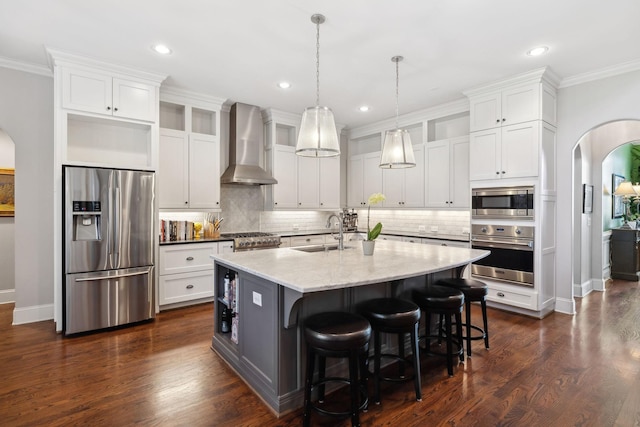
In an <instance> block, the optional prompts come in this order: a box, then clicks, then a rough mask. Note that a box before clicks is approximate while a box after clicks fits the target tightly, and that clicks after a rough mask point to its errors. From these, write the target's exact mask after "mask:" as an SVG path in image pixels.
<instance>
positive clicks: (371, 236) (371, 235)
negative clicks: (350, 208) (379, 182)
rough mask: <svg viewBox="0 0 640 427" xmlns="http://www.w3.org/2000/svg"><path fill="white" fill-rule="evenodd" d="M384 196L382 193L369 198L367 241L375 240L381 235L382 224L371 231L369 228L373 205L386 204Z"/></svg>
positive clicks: (378, 224)
mask: <svg viewBox="0 0 640 427" xmlns="http://www.w3.org/2000/svg"><path fill="white" fill-rule="evenodd" d="M384 199H385V197H384V194H382V193H373V194H371V195H370V196H369V200H368V202H369V206H367V240H375V239H376V237H378V236H379V235H380V232H381V231H382V223H381V222H379V223H377V224H376V225H375V227H373V229H371V227H369V219H370V217H371V205H376V204H378V203H381V202H384Z"/></svg>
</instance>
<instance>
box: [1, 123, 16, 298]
mask: <svg viewBox="0 0 640 427" xmlns="http://www.w3.org/2000/svg"><path fill="white" fill-rule="evenodd" d="M15 168H16V155H15V144H14V142H13V139H11V137H10V136H9V135H7V133H6V132H5V131H4V130H2V129H0V242H1V243H2V244H0V271H1V272H2V274H0V304H5V303H9V302H13V301H15V214H14V213H15V208H14V209H12V206H14V205H15V175H14V171H15Z"/></svg>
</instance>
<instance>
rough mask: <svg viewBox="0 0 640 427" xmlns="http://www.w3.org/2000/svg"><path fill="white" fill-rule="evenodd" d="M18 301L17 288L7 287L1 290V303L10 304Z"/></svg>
mask: <svg viewBox="0 0 640 427" xmlns="http://www.w3.org/2000/svg"><path fill="white" fill-rule="evenodd" d="M15 301H16V290H15V289H5V290H2V291H0V304H8V303H10V302H15Z"/></svg>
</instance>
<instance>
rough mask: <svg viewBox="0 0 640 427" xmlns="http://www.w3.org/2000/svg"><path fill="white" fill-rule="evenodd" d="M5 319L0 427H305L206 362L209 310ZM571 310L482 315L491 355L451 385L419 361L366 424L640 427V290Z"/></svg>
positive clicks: (441, 369) (386, 392) (434, 361)
mask: <svg viewBox="0 0 640 427" xmlns="http://www.w3.org/2000/svg"><path fill="white" fill-rule="evenodd" d="M476 309H478V308H477V307H474V310H476ZM12 310H13V305H12V304H5V305H0V372H1V373H2V375H1V380H0V424H1V425H4V426H70V425H83V426H127V425H144V426H147V425H150V426H260V427H268V426H298V425H300V424H301V416H300V412H296V413H291V414H288V415H286V416H284V417H282V418H280V419H278V418H276V417H275V416H274V415H272V413H271V412H270V411H269V410H268V409H267V407H266V406H265V405H264V404H262V402H261V401H260V400H259V399H258V398H257V397H256V396H255V395H254V394H253V392H252V391H251V390H250V389H249V388H248V387H247V386H246V385H245V384H244V383H243V382H242V381H241V380H240V379H239V378H238V377H237V376H236V375H235V374H234V373H233V372H232V371H231V369H229V368H228V367H227V365H225V364H224V363H223V362H222V361H221V360H220V358H219V357H218V356H217V355H216V354H215V353H213V352H212V351H211V349H210V344H211V335H212V333H213V325H212V310H213V309H212V305H211V304H206V305H200V306H195V307H190V308H185V309H178V310H173V311H167V312H162V313H160V314H159V316H158V317H157V319H155V321H153V322H150V323H146V324H140V325H136V326H133V327H128V328H123V329H119V330H113V331H107V332H102V333H96V334H90V335H85V336H80V337H76V338H63V337H62V336H60V335H58V334H56V333H55V332H54V327H53V322H51V321H47V322H39V323H33V324H28V325H20V326H11V321H12ZM577 311H578V313H577V314H576V315H575V316H568V315H563V314H557V313H553V314H551V315H549V316H548V317H546V318H545V319H543V320H537V319H532V318H528V317H524V316H519V315H515V314H510V313H506V312H502V311H498V310H491V309H490V310H489V322H490V323H489V327H490V332H491V333H492V336H491V349H490V350H489V351H486V350H484V348H483V345H482V343H481V342H479V341H476V342H475V343H474V349H473V350H474V351H473V357H472V358H471V359H468V360H467V361H466V362H465V364H464V365H459V366H458V367H457V368H456V371H455V375H454V377H453V378H448V377H447V375H446V368H445V366H444V364H443V361H442V360H441V359H440V358H425V359H424V360H423V363H422V369H423V375H422V388H423V401H422V402H416V401H415V399H414V397H415V395H414V391H413V385H412V383H411V382H408V383H405V384H389V385H385V386H384V387H383V395H382V400H383V401H382V404H381V405H379V406H375V405H372V406H371V407H370V409H369V411H368V412H367V413H364V414H362V417H361V421H362V425H363V426H394V427H395V426H403V427H404V426H440V425H442V426H598V427H600V426H625V427H626V426H640V285H639V284H638V283H637V282H626V281H614V282H612V283H610V284H609V286H608V288H607V291H606V292H605V293H600V292H593V293H591V294H590V295H588V296H587V297H585V298H583V299H578V301H577ZM477 315H478V312H477V311H474V316H477ZM476 318H477V317H476ZM312 420H313V424H314V425H331V426H334V425H341V426H342V425H345V426H346V425H348V424H349V423H348V421H347V420H345V421H344V422H339V421H336V420H334V419H331V418H324V417H321V416H319V415H317V414H313V418H312Z"/></svg>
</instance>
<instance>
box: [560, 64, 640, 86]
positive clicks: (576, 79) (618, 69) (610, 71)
mask: <svg viewBox="0 0 640 427" xmlns="http://www.w3.org/2000/svg"><path fill="white" fill-rule="evenodd" d="M637 70H640V59H636V60H633V61H629V62H623V63H622V64H618V65H612V66H610V67H606V68H601V69H600V70H596V71H590V72H588V73H582V74H576V75H575V76H571V77H567V78H564V79H562V81H561V82H560V85H559V86H558V88H559V89H562V88H565V87H570V86H575V85H579V84H583V83H588V82H592V81H594V80H600V79H605V78H607V77H613V76H618V75H620V74H625V73H629V72H631V71H637Z"/></svg>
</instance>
